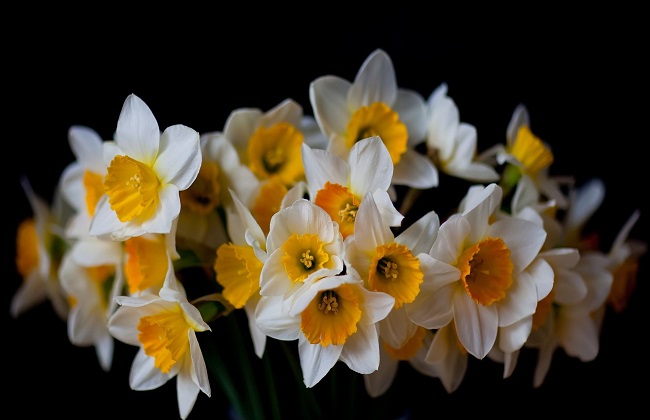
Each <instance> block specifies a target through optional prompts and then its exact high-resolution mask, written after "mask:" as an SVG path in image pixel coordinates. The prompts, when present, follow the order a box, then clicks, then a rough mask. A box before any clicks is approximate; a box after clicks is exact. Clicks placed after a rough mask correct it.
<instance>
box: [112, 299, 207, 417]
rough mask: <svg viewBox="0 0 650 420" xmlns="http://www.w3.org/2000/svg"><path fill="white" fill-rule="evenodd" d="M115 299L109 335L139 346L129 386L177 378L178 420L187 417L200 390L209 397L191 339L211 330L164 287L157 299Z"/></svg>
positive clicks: (196, 347) (151, 385)
mask: <svg viewBox="0 0 650 420" xmlns="http://www.w3.org/2000/svg"><path fill="white" fill-rule="evenodd" d="M116 300H117V303H118V304H119V305H120V307H119V308H118V309H117V310H116V311H115V313H114V314H113V315H112V316H111V318H110V319H109V321H108V328H109V331H110V333H111V335H113V337H115V338H116V339H118V340H120V341H122V342H124V343H126V344H130V345H133V346H138V347H140V349H139V351H138V353H137V354H136V356H135V358H134V360H133V364H132V366H131V373H130V376H129V385H130V386H131V388H132V389H134V390H138V391H145V390H151V389H155V388H158V387H160V386H162V385H163V384H165V383H166V382H167V381H169V380H170V379H172V378H177V379H176V389H177V395H178V408H179V412H180V416H181V418H183V419H185V418H187V416H188V415H189V414H190V412H191V411H192V408H193V407H194V403H195V402H196V398H197V396H198V394H199V391H202V392H203V393H205V394H206V395H207V396H208V397H209V396H210V395H211V390H210V382H209V379H208V373H207V369H206V366H205V361H204V359H203V354H202V353H201V348H200V346H199V342H198V340H197V337H196V333H197V332H202V331H210V327H209V326H208V325H207V324H206V323H205V322H204V321H203V319H202V318H201V314H200V313H199V311H198V309H197V308H196V307H194V306H193V305H192V304H190V303H189V302H188V301H187V299H186V298H185V296H184V294H183V293H181V292H178V291H176V290H172V289H169V288H166V287H165V288H163V289H161V290H160V296H157V295H152V294H145V295H142V296H140V297H127V296H119V297H117V298H116Z"/></svg>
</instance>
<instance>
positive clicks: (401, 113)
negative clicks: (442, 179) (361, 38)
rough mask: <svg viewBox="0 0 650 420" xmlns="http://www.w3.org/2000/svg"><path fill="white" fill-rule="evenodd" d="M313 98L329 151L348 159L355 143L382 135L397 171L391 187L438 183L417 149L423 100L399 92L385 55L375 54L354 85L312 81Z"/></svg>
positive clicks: (334, 80) (422, 129)
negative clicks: (393, 185) (327, 141)
mask: <svg viewBox="0 0 650 420" xmlns="http://www.w3.org/2000/svg"><path fill="white" fill-rule="evenodd" d="M309 99H310V101H311V105H312V108H313V109H314V117H315V118H316V122H317V123H318V126H319V127H320V129H321V131H322V132H323V134H324V135H325V137H326V138H327V139H328V140H329V143H328V146H327V150H329V151H331V152H332V153H334V154H336V155H338V156H340V157H341V158H343V159H347V156H348V154H349V153H350V150H352V146H354V144H355V143H356V142H358V141H359V140H362V139H365V138H368V137H373V136H379V137H381V140H382V141H383V142H384V144H385V145H386V148H387V149H388V152H389V154H390V157H391V161H392V162H393V165H394V167H395V171H394V173H393V180H392V181H393V184H395V185H406V186H409V187H413V188H421V189H423V188H431V187H435V186H437V185H438V173H437V171H436V169H435V167H434V166H433V164H432V163H431V161H430V160H429V159H427V158H426V157H425V156H424V155H422V154H420V153H419V152H417V151H416V150H415V147H416V146H417V145H418V144H421V143H422V142H424V139H425V127H426V104H425V102H424V98H423V97H422V95H420V94H419V93H417V92H415V91H411V90H408V89H403V88H398V86H397V79H396V77H395V70H394V68H393V62H392V61H391V59H390V57H389V56H388V54H386V52H385V51H383V50H380V49H378V50H375V51H373V52H372V53H371V54H370V55H369V56H368V58H366V60H365V61H364V63H363V64H362V65H361V68H360V69H359V72H358V73H357V75H356V77H355V79H354V82H352V83H350V82H349V81H347V80H345V79H342V78H340V77H338V76H333V75H330V76H321V77H319V78H317V79H316V80H314V81H312V82H311V84H310V86H309Z"/></svg>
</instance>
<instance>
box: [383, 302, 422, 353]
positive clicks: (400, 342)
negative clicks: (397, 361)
mask: <svg viewBox="0 0 650 420" xmlns="http://www.w3.org/2000/svg"><path fill="white" fill-rule="evenodd" d="M417 329H418V327H417V325H416V324H414V323H413V322H412V321H411V320H410V319H409V317H408V316H407V313H406V307H405V306H402V307H401V308H399V309H393V310H392V311H391V313H390V314H388V316H387V317H386V318H384V319H383V320H381V321H380V322H379V333H380V335H381V338H382V340H384V341H385V342H386V343H388V344H389V345H390V346H391V347H393V348H396V349H399V348H401V347H402V346H404V344H406V342H407V341H408V340H409V339H410V338H411V337H413V334H415V332H416V331H417Z"/></svg>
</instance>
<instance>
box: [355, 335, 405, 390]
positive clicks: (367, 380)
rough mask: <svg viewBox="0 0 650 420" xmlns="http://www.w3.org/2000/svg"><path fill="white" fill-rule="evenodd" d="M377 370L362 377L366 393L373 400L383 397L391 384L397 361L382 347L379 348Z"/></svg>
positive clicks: (397, 364)
mask: <svg viewBox="0 0 650 420" xmlns="http://www.w3.org/2000/svg"><path fill="white" fill-rule="evenodd" d="M379 351H380V354H379V369H378V370H377V371H376V372H373V373H370V374H367V375H363V381H364V385H365V388H366V392H368V395H370V396H371V397H373V398H376V397H378V396H380V395H383V394H384V393H385V392H386V391H388V389H389V388H390V386H391V385H392V383H393V380H394V379H395V375H396V374H397V368H398V366H399V360H394V359H393V358H392V357H391V356H390V355H389V354H388V353H386V351H385V350H384V346H379Z"/></svg>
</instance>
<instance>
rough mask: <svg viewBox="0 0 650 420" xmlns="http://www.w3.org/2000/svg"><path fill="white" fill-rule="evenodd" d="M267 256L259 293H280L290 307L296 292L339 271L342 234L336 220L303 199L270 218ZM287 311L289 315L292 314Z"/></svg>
mask: <svg viewBox="0 0 650 420" xmlns="http://www.w3.org/2000/svg"><path fill="white" fill-rule="evenodd" d="M266 252H267V253H268V259H267V260H266V262H265V263H264V267H263V268H262V273H261V277H260V287H261V289H260V294H261V295H262V296H282V297H283V299H284V300H285V302H286V304H287V305H288V306H293V304H294V302H295V300H296V299H297V297H298V295H299V294H300V293H302V292H304V291H305V290H306V288H305V287H304V286H305V285H309V284H311V283H314V282H316V281H318V280H320V279H321V278H323V277H327V276H334V275H337V274H339V273H341V272H342V271H343V267H344V266H343V258H342V255H343V237H342V236H341V233H340V232H339V225H338V223H336V222H334V221H332V219H331V218H330V215H329V214H328V213H327V212H325V210H323V209H322V208H320V207H319V206H317V205H316V204H314V203H312V202H311V201H308V200H305V199H299V200H297V201H295V202H294V203H293V204H292V205H291V206H289V207H286V208H283V209H281V210H280V211H279V212H277V213H276V214H275V215H274V216H273V218H272V219H271V229H270V231H269V235H268V236H267V238H266ZM295 314H296V311H295V310H290V315H292V316H293V315H295Z"/></svg>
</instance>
